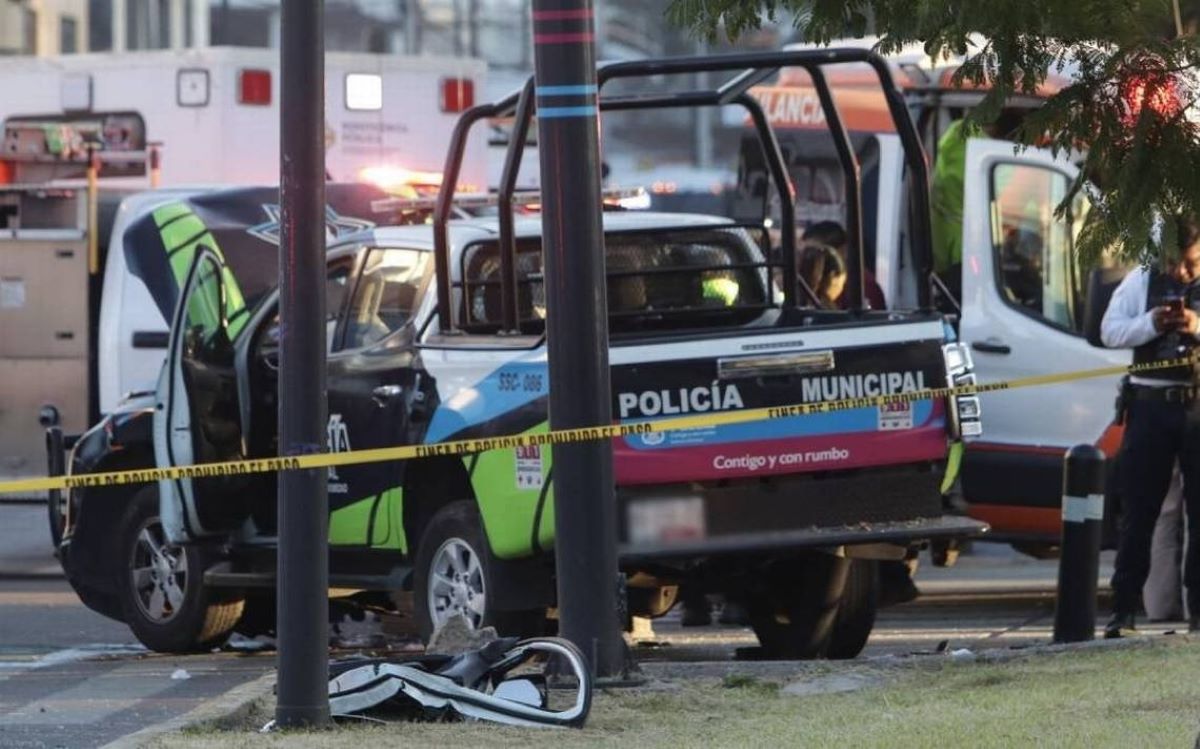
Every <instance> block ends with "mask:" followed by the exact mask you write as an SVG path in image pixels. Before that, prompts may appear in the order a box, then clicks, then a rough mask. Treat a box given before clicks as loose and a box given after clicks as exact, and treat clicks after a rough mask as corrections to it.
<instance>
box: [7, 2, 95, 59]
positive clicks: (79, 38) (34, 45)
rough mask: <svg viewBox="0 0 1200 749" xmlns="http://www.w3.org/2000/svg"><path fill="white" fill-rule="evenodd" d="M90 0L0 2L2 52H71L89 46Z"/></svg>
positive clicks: (43, 54) (83, 50) (43, 53)
mask: <svg viewBox="0 0 1200 749" xmlns="http://www.w3.org/2000/svg"><path fill="white" fill-rule="evenodd" d="M88 5H89V1H88V0H5V2H2V3H0V55H42V56H45V55H60V54H61V55H69V54H74V53H76V52H86V51H87V48H88V20H89V19H88V10H89V8H88Z"/></svg>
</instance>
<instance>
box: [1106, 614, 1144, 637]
mask: <svg viewBox="0 0 1200 749" xmlns="http://www.w3.org/2000/svg"><path fill="white" fill-rule="evenodd" d="M1136 634H1137V627H1136V626H1134V616H1133V614H1121V613H1116V614H1113V617H1112V619H1109V620H1108V624H1107V625H1106V626H1105V627H1104V639H1106V640H1116V639H1118V638H1121V637H1128V636H1130V635H1136Z"/></svg>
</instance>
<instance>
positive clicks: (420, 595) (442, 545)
mask: <svg viewBox="0 0 1200 749" xmlns="http://www.w3.org/2000/svg"><path fill="white" fill-rule="evenodd" d="M415 568H416V569H415V571H414V580H413V608H414V610H415V614H416V618H417V627H418V629H419V630H420V633H421V638H422V639H423V640H425V642H429V638H430V637H432V636H433V633H434V631H436V630H437V628H438V627H441V626H442V625H443V624H445V623H446V622H447V621H448V620H450V619H451V618H453V617H455V616H462V617H463V618H465V619H466V620H467V623H468V624H469V625H470V626H471V628H472V629H481V628H483V627H495V628H496V631H497V632H499V633H500V634H501V635H513V636H529V635H533V634H539V633H540V632H539V629H540V627H541V625H542V624H543V623H544V621H545V612H544V611H500V610H498V609H497V608H496V600H495V595H494V591H495V590H496V588H497V587H498V586H497V585H496V583H495V580H494V575H495V574H496V571H495V569H494V565H493V564H492V562H491V554H490V553H489V551H488V547H487V539H486V538H485V537H484V533H483V523H482V521H481V519H480V517H479V510H478V509H477V508H476V507H475V503H474V502H473V501H471V500H462V501H458V502H453V503H451V504H449V505H446V506H445V507H443V508H442V509H440V510H438V512H437V514H435V515H434V516H433V518H432V519H431V520H430V521H429V525H428V526H426V527H425V531H424V532H423V533H422V534H421V542H420V545H419V546H418V547H417V558H416V565H415Z"/></svg>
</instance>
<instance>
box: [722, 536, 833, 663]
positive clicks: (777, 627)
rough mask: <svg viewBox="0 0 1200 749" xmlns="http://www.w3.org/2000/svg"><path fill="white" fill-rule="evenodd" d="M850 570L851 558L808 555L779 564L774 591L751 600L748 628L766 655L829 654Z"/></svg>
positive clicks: (778, 656) (810, 656)
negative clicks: (749, 627)
mask: <svg viewBox="0 0 1200 749" xmlns="http://www.w3.org/2000/svg"><path fill="white" fill-rule="evenodd" d="M849 569H850V560H849V559H845V558H843V557H835V556H832V555H830V554H811V555H807V556H805V557H803V558H802V559H801V560H798V561H797V562H792V563H788V564H781V565H778V566H777V567H776V568H775V570H774V571H773V572H774V574H773V575H772V582H773V584H772V587H771V589H770V590H769V591H768V592H765V593H763V592H760V593H755V594H751V595H750V596H749V597H748V598H747V601H746V608H747V611H748V613H749V614H750V626H751V627H752V628H753V629H754V634H755V635H757V636H758V642H759V644H760V645H762V648H763V651H764V654H765V655H766V656H767V657H769V658H780V659H810V658H821V657H824V656H825V654H826V651H827V650H828V648H829V643H830V639H831V638H832V636H833V628H834V621H835V619H836V617H837V612H838V607H839V604H840V602H841V596H842V590H843V588H844V587H845V584H846V578H847V575H848V572H849Z"/></svg>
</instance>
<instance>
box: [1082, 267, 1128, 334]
mask: <svg viewBox="0 0 1200 749" xmlns="http://www.w3.org/2000/svg"><path fill="white" fill-rule="evenodd" d="M1127 272H1128V271H1127V270H1126V269H1124V268H1097V269H1095V270H1093V271H1092V272H1091V273H1089V274H1088V281H1087V294H1086V296H1085V297H1084V299H1085V300H1086V301H1085V302H1084V305H1083V335H1084V337H1086V338H1087V342H1088V343H1090V344H1092V345H1093V346H1095V347H1097V348H1104V342H1103V341H1101V340H1100V321H1101V320H1103V319H1104V311H1105V310H1106V309H1108V301H1109V300H1110V299H1112V295H1113V291H1115V290H1116V288H1117V285H1118V284H1120V283H1121V279H1123V278H1125V274H1126V273H1127Z"/></svg>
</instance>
